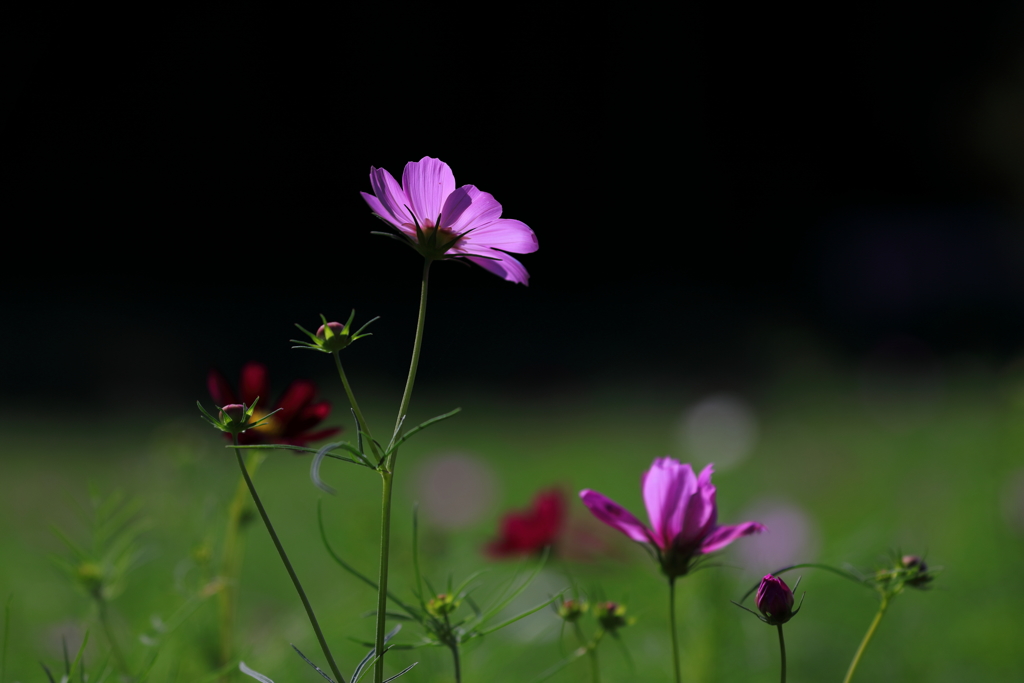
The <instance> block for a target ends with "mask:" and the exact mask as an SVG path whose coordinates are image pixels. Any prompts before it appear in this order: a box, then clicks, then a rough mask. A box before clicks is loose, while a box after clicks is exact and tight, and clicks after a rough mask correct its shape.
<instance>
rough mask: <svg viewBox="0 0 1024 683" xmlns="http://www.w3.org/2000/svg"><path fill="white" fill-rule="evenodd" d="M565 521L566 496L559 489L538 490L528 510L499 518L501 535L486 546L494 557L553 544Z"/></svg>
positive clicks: (520, 553)
mask: <svg viewBox="0 0 1024 683" xmlns="http://www.w3.org/2000/svg"><path fill="white" fill-rule="evenodd" d="M564 524H565V495H564V494H563V493H562V492H561V491H560V490H558V489H549V490H547V491H541V492H540V493H538V494H537V495H536V497H535V498H534V499H533V507H531V508H530V509H529V510H523V511H518V510H517V511H513V512H509V513H507V514H506V515H505V516H504V517H502V518H501V536H500V537H499V538H498V539H497V540H495V541H491V542H490V543H489V544H488V545H487V554H488V555H490V556H491V557H494V558H500V557H511V556H513V555H527V554H529V553H535V552H538V551H540V550H543V549H544V547H545V546H549V545H552V544H553V543H554V542H555V539H556V538H557V537H558V535H559V534H560V533H561V531H562V527H563V526H564Z"/></svg>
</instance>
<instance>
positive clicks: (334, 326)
mask: <svg viewBox="0 0 1024 683" xmlns="http://www.w3.org/2000/svg"><path fill="white" fill-rule="evenodd" d="M324 327H329V328H331V331H332V332H334V334H341V333H342V331H343V330H344V329H345V326H344V325H342V324H341V323H339V322H330V323H327V324H326V325H321V326H320V328H319V329H318V330H317V331H316V336H317V337H319V338H320V339H323V338H324Z"/></svg>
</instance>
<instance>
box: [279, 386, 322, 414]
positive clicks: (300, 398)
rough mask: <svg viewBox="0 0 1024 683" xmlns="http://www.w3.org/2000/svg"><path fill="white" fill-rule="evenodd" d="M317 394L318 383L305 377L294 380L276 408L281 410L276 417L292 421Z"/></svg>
mask: <svg viewBox="0 0 1024 683" xmlns="http://www.w3.org/2000/svg"><path fill="white" fill-rule="evenodd" d="M315 395H316V385H315V384H313V383H312V382H310V381H309V380H305V379H297V380H295V381H294V382H292V383H291V384H290V385H289V386H288V388H287V389H286V390H285V392H284V394H282V395H281V399H280V400H279V401H278V402H277V405H276V406H275V407H276V408H280V409H281V412H280V413H278V414H277V415H275V417H276V418H277V419H278V420H279V421H281V422H286V423H287V422H291V421H292V420H293V419H294V418H295V417H296V416H297V415H298V414H299V413H300V412H301V411H302V409H303V408H305V407H306V406H307V405H308V404H309V403H310V402H311V401H312V400H313V396H315Z"/></svg>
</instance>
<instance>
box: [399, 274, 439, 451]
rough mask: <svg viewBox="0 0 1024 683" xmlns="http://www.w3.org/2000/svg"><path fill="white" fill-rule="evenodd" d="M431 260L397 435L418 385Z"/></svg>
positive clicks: (425, 279) (425, 281)
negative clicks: (415, 385)
mask: <svg viewBox="0 0 1024 683" xmlns="http://www.w3.org/2000/svg"><path fill="white" fill-rule="evenodd" d="M430 264H431V260H430V259H427V260H426V261H425V262H424V264H423V286H422V288H421V289H420V312H419V317H418V318H417V320H416V339H415V341H414V342H413V345H412V360H411V361H410V363H409V377H408V378H407V379H406V380H405V393H403V394H402V405H401V407H399V409H398V418H397V419H396V420H395V435H396V436H397V435H398V430H399V429H401V427H402V422H403V421H404V420H405V415H406V413H407V412H408V411H409V401H411V400H412V387H413V384H415V383H416V370H417V369H418V368H419V366H420V350H421V349H422V347H423V327H424V325H425V324H426V320H427V282H428V277H429V275H430ZM396 455H397V453H392V454H391V455H390V456H389V458H388V460H389V462H388V469H389V470H390V469H393V467H394V461H395V456H396Z"/></svg>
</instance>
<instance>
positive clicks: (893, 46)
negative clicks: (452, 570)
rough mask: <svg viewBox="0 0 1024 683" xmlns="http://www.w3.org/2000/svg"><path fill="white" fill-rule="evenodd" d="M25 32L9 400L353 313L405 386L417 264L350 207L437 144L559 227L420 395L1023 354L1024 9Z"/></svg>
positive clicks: (135, 19)
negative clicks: (451, 388) (439, 389)
mask: <svg viewBox="0 0 1024 683" xmlns="http://www.w3.org/2000/svg"><path fill="white" fill-rule="evenodd" d="M29 12H36V13H35V14H32V13H29V14H24V15H21V16H19V17H16V18H15V19H16V20H14V21H11V22H9V23H8V24H7V26H8V28H7V31H8V34H9V35H8V37H7V40H6V41H5V42H6V44H7V46H8V55H9V58H8V63H9V65H10V68H9V69H8V70H7V71H8V73H7V75H6V77H5V84H4V90H5V94H6V97H5V98H4V104H3V109H2V111H0V114H2V117H3V119H2V139H0V144H2V148H0V164H2V178H0V180H2V188H3V189H2V192H3V194H4V199H3V214H4V221H3V222H4V224H5V229H4V234H5V237H6V239H5V249H4V269H3V283H2V284H3V288H4V289H3V304H2V307H3V309H2V313H3V316H2V319H3V320H4V325H3V331H4V334H3V335H2V336H0V337H2V338H0V358H2V360H0V401H2V402H3V403H4V404H6V405H16V406H28V407H35V406H42V405H51V406H52V405H61V406H64V405H72V404H73V403H74V402H82V401H85V405H87V406H89V407H109V406H111V405H117V406H127V405H131V406H136V407H138V406H139V405H145V403H146V402H147V401H163V402H167V403H171V402H173V403H174V404H175V405H180V404H179V403H178V402H179V401H180V400H182V397H187V398H188V399H189V400H191V399H192V397H194V396H196V395H197V394H200V395H204V394H205V391H204V377H205V373H206V371H207V369H208V368H209V367H211V366H217V367H220V368H222V369H223V370H224V371H225V372H226V373H227V374H229V375H230V376H234V375H235V374H236V373H237V369H238V367H239V366H240V365H241V364H242V363H243V362H244V361H246V360H249V359H260V360H263V361H266V362H269V363H271V364H272V365H273V366H274V368H275V369H274V370H272V372H274V374H275V376H278V377H281V378H282V380H281V381H283V378H284V377H288V376H295V375H319V374H322V373H323V372H326V370H328V369H329V367H326V368H325V366H324V364H323V363H321V362H319V361H320V359H319V358H310V357H306V356H304V355H302V354H298V353H296V352H292V351H289V350H288V346H289V344H288V343H287V340H288V339H289V338H291V337H292V336H294V334H295V331H294V328H292V324H293V323H294V322H300V323H302V324H303V325H305V326H307V327H313V326H315V325H317V322H318V321H317V315H318V314H319V313H321V312H323V313H325V314H327V315H328V316H329V317H330V318H342V319H343V318H344V317H345V316H346V315H347V313H348V311H349V310H350V309H351V308H355V309H356V310H357V311H358V314H359V319H360V320H365V319H366V318H368V317H371V316H373V315H381V316H382V320H381V321H379V322H378V323H376V324H375V326H374V329H375V332H376V336H375V337H373V338H372V339H371V340H368V341H365V342H360V346H359V347H354V348H353V350H352V351H351V353H352V356H351V360H350V361H349V362H350V363H352V364H355V365H356V366H358V367H366V368H373V370H372V371H370V370H366V371H365V372H367V373H381V376H383V377H385V378H386V379H387V380H388V381H400V378H401V377H402V376H403V375H404V372H405V363H406V362H407V361H406V358H407V353H408V347H409V345H410V343H411V333H412V328H413V323H414V316H415V307H416V300H417V288H418V277H419V270H420V266H419V257H418V256H416V255H415V254H414V253H413V252H412V251H410V250H408V249H404V248H402V247H401V246H400V245H397V244H395V243H393V242H390V241H388V240H385V239H383V238H379V237H374V236H371V235H370V231H371V230H376V229H379V228H380V227H381V224H379V223H378V222H377V221H376V220H375V219H373V218H372V217H371V215H370V213H369V210H368V208H367V207H366V205H365V204H364V203H363V201H362V200H361V199H360V197H359V194H358V193H359V191H361V190H362V191H369V189H370V188H369V181H368V177H367V173H368V171H369V168H370V166H371V165H373V166H378V167H383V168H386V169H388V170H389V171H391V173H392V174H394V175H395V176H396V177H400V174H401V170H402V167H403V165H404V164H405V163H406V162H407V161H410V160H416V159H419V158H420V157H422V156H424V155H429V156H436V157H439V158H441V159H442V160H444V161H446V162H447V163H448V164H450V165H451V167H452V169H453V171H454V173H455V178H456V181H457V183H458V184H460V185H461V184H475V185H477V186H478V187H480V188H482V189H483V190H485V191H488V192H491V193H492V194H494V196H495V197H496V198H497V199H498V200H499V201H500V202H502V204H503V206H504V209H505V214H504V215H505V216H506V217H510V218H517V219H520V220H522V221H524V222H526V223H527V224H528V225H530V226H531V227H532V228H533V229H534V230H535V232H536V233H537V235H538V238H539V241H540V250H539V251H538V252H537V253H536V254H532V255H526V256H524V257H523V258H522V261H523V262H524V263H525V264H526V266H527V268H528V269H529V271H530V273H531V282H530V286H529V287H528V288H524V287H520V286H517V285H512V284H509V283H506V282H502V281H501V280H499V279H498V278H496V277H494V276H492V275H490V274H488V273H486V272H484V271H483V270H481V269H479V268H476V267H460V265H459V264H454V263H446V264H441V265H440V266H439V267H437V268H435V269H434V279H433V281H432V285H433V287H434V289H433V296H432V301H431V317H430V320H429V329H428V338H427V346H426V348H425V354H426V355H425V356H424V358H425V359H426V360H425V363H424V366H423V373H424V375H423V377H424V378H425V381H438V380H442V379H446V378H452V377H455V378H458V379H460V380H462V381H465V380H469V381H475V382H478V383H480V384H482V385H487V386H490V387H494V388H498V389H509V390H520V391H523V392H526V393H528V392H530V391H552V390H556V389H558V388H560V387H569V388H584V389H585V388H586V387H587V385H588V382H590V381H594V379H593V378H595V377H598V376H601V375H602V373H605V374H607V373H613V374H614V373H620V374H621V373H631V374H633V375H634V376H637V375H641V376H644V375H649V376H657V377H659V378H661V379H664V380H667V381H672V380H673V379H676V378H693V377H704V378H709V379H708V380H707V381H709V382H726V383H728V382H740V381H745V382H750V381H757V380H758V378H763V377H765V376H769V375H771V373H772V372H773V371H774V370H773V368H775V369H777V368H779V367H782V366H785V363H786V362H788V361H789V360H792V359H794V358H799V356H801V354H805V353H824V354H826V355H829V356H830V357H835V358H838V359H840V362H850V363H856V362H859V359H862V358H864V357H868V356H871V354H873V353H875V352H876V350H877V349H878V348H879V347H880V345H881V346H882V347H885V345H887V344H889V345H891V344H892V343H894V342H893V340H897V341H898V343H899V344H902V345H903V348H910V349H917V350H918V351H913V353H925V354H929V355H930V356H933V357H948V356H956V355H957V354H971V355H972V356H974V357H978V358H982V359H984V361H985V362H987V363H990V364H992V365H994V366H1001V365H1005V364H1006V363H1008V362H1010V361H1011V360H1012V359H1013V357H1014V356H1015V355H1016V353H1017V352H1018V351H1019V350H1020V349H1021V348H1022V345H1024V322H1022V316H1021V311H1022V306H1024V274H1022V268H1021V266H1022V264H1024V239H1022V233H1021V231H1020V219H1019V217H1020V210H1021V208H1022V204H1021V202H1022V198H1024V124H1022V123H1021V121H1024V67H1022V66H1021V65H1022V64H1024V49H1022V48H1021V47H1020V46H1021V44H1022V43H1021V40H1020V39H1021V36H1022V32H1021V30H1020V29H1021V26H1022V19H1024V15H1022V11H1021V10H1020V8H1019V6H1015V5H1014V4H1012V3H1005V4H1002V3H1000V4H987V5H982V6H972V7H971V8H970V9H969V10H962V11H961V12H960V13H946V12H940V11H939V10H938V9H929V10H922V9H921V8H919V7H916V6H911V5H910V4H909V3H897V4H892V3H875V4H871V3H866V4H865V3H860V4H857V5H856V6H853V5H850V6H849V7H848V8H847V9H846V10H843V9H842V8H838V9H836V10H830V12H829V13H828V14H817V13H814V12H809V11H807V10H797V9H792V10H785V9H779V8H776V7H772V8H765V9H757V10H751V9H749V8H748V9H741V8H737V7H733V6H727V5H722V4H721V3H717V4H713V3H696V4H692V5H688V6H686V7H685V8H684V9H683V10H682V12H683V14H684V17H683V19H682V20H680V19H678V18H677V17H676V16H674V15H673V16H671V17H670V16H667V15H660V14H659V13H658V12H656V11H653V10H645V9H643V7H642V6H635V7H627V6H613V5H610V4H609V5H589V6H573V7H568V6H565V7H563V6H556V5H553V4H548V5H546V6H543V7H526V6H512V5H494V6H489V8H485V7H483V6H479V5H476V6H474V5H466V6H459V5H454V6H447V7H438V6H427V5H420V6H418V7H417V8H416V9H409V8H408V7H404V6H394V5H386V4H383V3H381V4H376V5H370V4H363V5H361V6H359V7H358V8H352V7H347V8H345V9H340V8H336V9H333V10H327V11H325V10H323V9H322V8H321V9H319V10H317V11H309V12H308V13H307V12H306V11H303V10H298V9H295V8H289V9H282V8H277V7H273V6H270V5H249V4H242V3H237V4H235V3H208V4H206V6H204V7H203V8H201V9H186V8H177V7H175V8H160V9H154V8H143V9H129V10H125V9H123V8H121V9H119V10H118V11H117V12H114V11H109V12H108V11H105V10H97V9H93V8H89V9H82V8H79V9H77V10H68V11H64V12H58V11H56V10H29ZM357 348H358V349H361V350H357ZM276 368H280V369H276ZM356 372H357V373H358V372H360V371H359V370H357V371H356ZM396 378H397V379H396ZM203 397H204V398H205V396H203ZM80 405H81V403H80Z"/></svg>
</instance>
